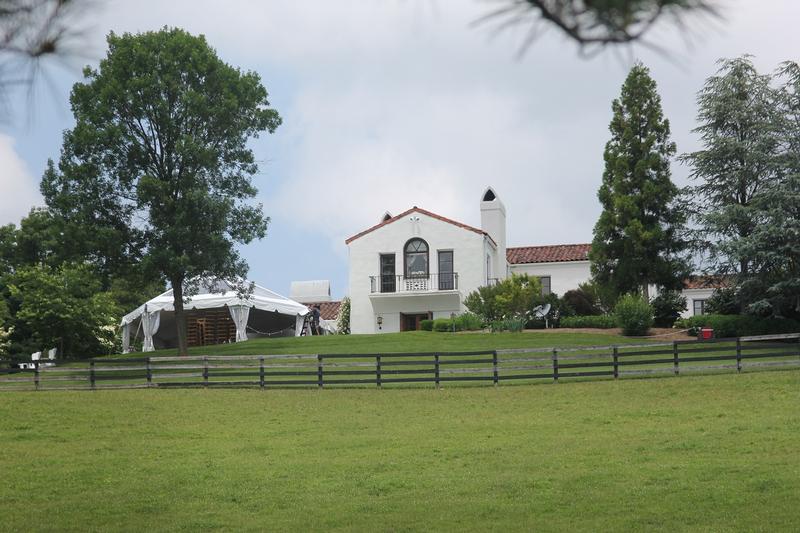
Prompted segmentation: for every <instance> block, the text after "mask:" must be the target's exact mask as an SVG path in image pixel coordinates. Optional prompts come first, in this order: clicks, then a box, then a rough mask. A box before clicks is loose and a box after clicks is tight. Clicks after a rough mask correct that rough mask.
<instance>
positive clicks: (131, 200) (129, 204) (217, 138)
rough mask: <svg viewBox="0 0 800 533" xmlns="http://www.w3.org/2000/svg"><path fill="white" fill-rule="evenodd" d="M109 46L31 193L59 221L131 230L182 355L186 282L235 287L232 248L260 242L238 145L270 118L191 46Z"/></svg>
mask: <svg viewBox="0 0 800 533" xmlns="http://www.w3.org/2000/svg"><path fill="white" fill-rule="evenodd" d="M108 46H109V51H108V56H107V57H106V59H104V60H103V61H102V62H101V63H100V67H99V69H98V70H93V69H90V68H86V69H85V70H84V76H85V78H86V79H85V81H84V82H83V83H77V84H76V85H75V86H74V88H73V90H72V95H71V105H72V111H73V114H74V115H75V119H76V122H77V123H76V125H75V127H74V128H73V129H72V130H70V131H68V132H66V133H65V135H64V146H63V148H62V153H61V159H60V162H59V171H58V172H52V173H50V175H46V176H45V180H44V181H43V185H42V191H43V193H44V194H45V197H46V199H47V201H48V204H51V203H52V204H60V205H65V206H68V208H66V209H64V213H65V215H69V214H70V213H72V214H73V215H74V216H81V217H83V219H85V220H86V219H89V218H90V217H88V216H84V215H85V214H86V213H87V212H91V215H92V216H94V217H96V218H97V219H98V220H99V221H103V223H104V224H105V223H106V222H108V221H111V222H110V225H111V226H112V227H115V226H116V225H117V223H118V222H119V221H123V222H124V223H125V224H127V226H128V227H131V228H135V229H136V231H137V232H138V237H137V238H138V240H137V242H140V243H141V246H143V248H144V257H143V261H144V264H145V265H146V266H148V267H149V268H150V270H151V271H153V272H154V273H158V274H160V275H163V276H164V277H165V278H166V279H167V280H168V281H169V282H170V284H171V285H172V289H173V295H174V305H175V316H176V323H177V334H178V349H179V353H181V354H185V353H187V345H186V326H185V316H184V310H183V304H184V299H185V298H187V297H189V296H191V294H192V293H193V292H194V291H195V290H196V289H197V285H196V283H197V281H196V280H198V279H203V278H205V279H208V278H234V279H235V278H239V277H243V276H244V275H245V274H246V272H247V265H246V263H245V261H244V260H243V259H242V258H241V257H240V256H239V254H238V253H237V251H236V249H235V245H236V244H237V243H248V242H251V241H252V240H253V239H256V238H261V237H263V236H264V235H265V233H266V228H267V223H268V221H269V219H268V218H266V217H264V215H263V211H262V208H261V205H253V204H252V203H251V202H250V200H251V199H252V198H253V197H254V196H255V194H256V192H257V191H256V189H255V187H253V185H252V182H251V176H252V175H254V174H255V173H256V172H257V171H258V167H257V165H256V162H255V159H254V155H253V152H252V150H251V149H250V148H249V147H248V146H247V142H248V140H249V139H251V138H252V137H257V136H258V134H259V133H261V132H264V131H269V132H270V133H271V132H273V131H274V130H275V128H277V127H278V125H279V124H280V122H281V119H280V116H279V115H278V113H277V112H276V111H275V110H274V109H271V108H270V107H269V101H268V100H267V91H266V89H265V88H264V86H263V85H262V84H261V80H260V78H259V76H258V74H256V73H254V72H242V71H240V70H239V69H237V68H234V67H232V66H230V65H228V64H226V63H224V62H223V61H222V60H221V59H220V58H219V57H218V56H217V54H216V52H215V51H214V50H213V49H212V48H211V47H210V46H209V44H208V43H207V42H206V40H205V38H204V37H202V36H199V37H197V36H193V35H190V34H188V33H187V32H185V31H183V30H180V29H167V28H165V29H163V30H160V31H155V32H147V33H142V34H136V35H133V34H127V33H126V34H123V35H116V34H114V33H111V34H110V35H109V37H108Z"/></svg>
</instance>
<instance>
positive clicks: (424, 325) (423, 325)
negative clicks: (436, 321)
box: [419, 320, 433, 331]
mask: <svg viewBox="0 0 800 533" xmlns="http://www.w3.org/2000/svg"><path fill="white" fill-rule="evenodd" d="M419 328H420V329H421V330H422V331H433V320H422V321H420V323H419Z"/></svg>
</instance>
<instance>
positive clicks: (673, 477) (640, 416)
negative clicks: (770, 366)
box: [0, 370, 800, 531]
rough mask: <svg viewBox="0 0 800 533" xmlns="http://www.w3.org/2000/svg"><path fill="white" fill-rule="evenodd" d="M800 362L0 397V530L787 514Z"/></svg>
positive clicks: (690, 526) (734, 518)
mask: <svg viewBox="0 0 800 533" xmlns="http://www.w3.org/2000/svg"><path fill="white" fill-rule="evenodd" d="M798 405H800V372H798V371H796V370H795V371H773V372H759V373H752V374H741V375H735V374H734V375H712V376H692V377H685V376H681V377H679V378H671V379H655V380H654V379H632V380H623V381H598V382H581V383H563V384H558V385H540V386H507V387H499V388H493V387H486V388H445V389H442V390H435V389H388V390H358V389H340V390H271V391H258V390H132V391H131V390H129V391H96V392H48V393H18V392H16V393H15V392H8V393H4V394H3V395H1V396H0V420H2V423H0V449H2V454H0V472H1V473H2V483H0V502H2V509H3V513H2V520H0V530H3V531H19V530H75V531H78V530H80V531H84V530H129V531H140V530H185V531H195V530H201V529H224V530H265V529H266V530H296V531H297V530H301V531H302V530H364V531H373V530H384V531H386V530H388V531H411V530H461V531H472V530H487V529H490V530H498V531H504V530H526V531H529V530H537V531H565V530H587V531H608V530H661V531H734V530H739V531H741V530H746V531H792V530H795V531H796V530H797V529H798V527H800V453H798V438H800V410H798V408H797V406H798Z"/></svg>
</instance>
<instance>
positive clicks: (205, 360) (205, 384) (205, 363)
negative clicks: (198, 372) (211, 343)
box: [203, 355, 208, 387]
mask: <svg viewBox="0 0 800 533" xmlns="http://www.w3.org/2000/svg"><path fill="white" fill-rule="evenodd" d="M203 387H208V356H207V355H204V356H203Z"/></svg>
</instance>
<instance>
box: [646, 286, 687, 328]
mask: <svg viewBox="0 0 800 533" xmlns="http://www.w3.org/2000/svg"><path fill="white" fill-rule="evenodd" d="M650 305H652V306H653V323H654V324H655V325H656V327H659V328H671V327H672V326H673V324H675V321H676V320H678V318H680V316H681V313H682V312H683V311H686V297H685V296H683V295H682V294H681V293H679V292H677V291H664V292H662V293H661V294H659V295H658V296H656V297H655V298H653V300H652V301H651V302H650Z"/></svg>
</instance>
